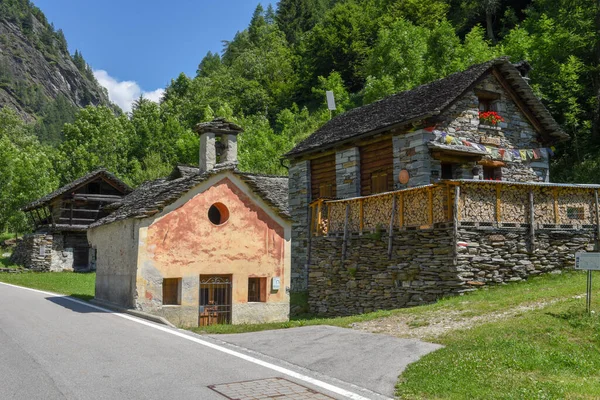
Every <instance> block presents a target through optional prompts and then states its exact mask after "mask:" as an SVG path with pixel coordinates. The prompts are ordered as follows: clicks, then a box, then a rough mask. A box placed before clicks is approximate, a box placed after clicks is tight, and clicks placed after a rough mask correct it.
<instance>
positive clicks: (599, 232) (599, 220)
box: [594, 189, 600, 251]
mask: <svg viewBox="0 0 600 400" xmlns="http://www.w3.org/2000/svg"><path fill="white" fill-rule="evenodd" d="M594 200H595V204H596V251H598V250H600V215H598V211H599V208H598V206H599V204H598V189H596V190H594Z"/></svg>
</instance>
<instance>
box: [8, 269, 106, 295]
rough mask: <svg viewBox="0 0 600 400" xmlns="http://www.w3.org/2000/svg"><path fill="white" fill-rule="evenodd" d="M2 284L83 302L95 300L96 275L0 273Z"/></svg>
mask: <svg viewBox="0 0 600 400" xmlns="http://www.w3.org/2000/svg"><path fill="white" fill-rule="evenodd" d="M0 282H6V283H11V284H13V285H19V286H25V287H30V288H34V289H41V290H48V291H51V292H54V293H59V294H66V295H69V296H73V297H78V298H80V299H83V300H90V299H93V298H94V290H95V289H94V288H95V282H96V273H95V272H92V273H75V272H29V273H23V274H11V273H7V272H4V273H0Z"/></svg>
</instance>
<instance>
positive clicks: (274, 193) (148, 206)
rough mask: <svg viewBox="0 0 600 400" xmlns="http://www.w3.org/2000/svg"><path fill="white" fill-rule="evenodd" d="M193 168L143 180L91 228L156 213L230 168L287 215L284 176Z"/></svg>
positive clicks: (265, 199)
mask: <svg viewBox="0 0 600 400" xmlns="http://www.w3.org/2000/svg"><path fill="white" fill-rule="evenodd" d="M178 168H181V166H177V167H176V170H177V169H178ZM193 169H194V167H190V166H185V167H184V170H185V174H184V175H183V176H181V177H176V178H174V179H173V177H174V176H176V175H177V174H176V173H172V174H171V175H170V177H169V178H161V179H156V180H154V181H148V182H145V183H143V184H142V185H140V186H139V187H138V188H137V189H136V190H134V191H133V192H132V193H131V194H129V195H128V196H126V197H124V198H123V199H122V200H121V201H119V202H118V203H114V204H111V205H110V206H108V207H107V210H109V211H112V213H111V214H110V215H108V216H106V217H104V218H102V219H100V220H98V221H96V222H95V223H93V224H92V225H90V227H91V228H94V227H97V226H100V225H106V224H110V223H113V222H116V221H122V220H125V219H129V218H146V217H150V216H152V215H155V214H158V213H160V212H161V211H162V210H163V209H164V208H165V207H167V206H168V205H170V204H172V203H174V202H175V201H176V200H177V199H179V198H180V197H181V196H183V195H184V194H185V193H187V192H188V191H190V190H192V189H193V188H194V187H196V186H197V185H199V184H200V183H202V182H204V181H206V180H208V179H209V178H211V177H212V176H215V175H218V174H220V173H222V172H225V171H230V172H231V173H233V174H235V175H236V176H238V177H239V178H240V179H241V180H243V181H244V182H245V183H246V184H247V185H248V186H249V187H250V188H251V189H252V190H253V191H254V192H255V193H256V194H257V195H258V196H259V197H261V198H262V199H263V200H264V201H265V202H266V203H267V204H268V205H269V206H271V208H273V210H275V211H276V212H277V213H278V214H279V215H280V216H282V217H284V218H286V219H289V218H290V213H289V209H288V178H287V177H282V176H272V175H260V174H251V173H246V172H239V171H237V170H235V168H234V167H231V166H228V167H223V168H215V169H213V170H210V171H206V172H203V173H200V170H199V169H198V168H195V173H193ZM113 210H114V211H113Z"/></svg>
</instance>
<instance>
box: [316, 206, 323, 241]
mask: <svg viewBox="0 0 600 400" xmlns="http://www.w3.org/2000/svg"><path fill="white" fill-rule="evenodd" d="M322 213H323V200H319V203H318V204H317V236H320V234H321V223H322V220H323V215H322Z"/></svg>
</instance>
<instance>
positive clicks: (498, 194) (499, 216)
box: [496, 185, 502, 222]
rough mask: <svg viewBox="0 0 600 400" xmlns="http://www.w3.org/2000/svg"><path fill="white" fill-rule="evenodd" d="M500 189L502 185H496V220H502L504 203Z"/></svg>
mask: <svg viewBox="0 0 600 400" xmlns="http://www.w3.org/2000/svg"><path fill="white" fill-rule="evenodd" d="M500 191H501V187H500V185H496V222H500V221H501V220H502V215H501V213H502V209H501V207H502V203H501V202H500V196H501V194H500Z"/></svg>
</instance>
